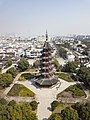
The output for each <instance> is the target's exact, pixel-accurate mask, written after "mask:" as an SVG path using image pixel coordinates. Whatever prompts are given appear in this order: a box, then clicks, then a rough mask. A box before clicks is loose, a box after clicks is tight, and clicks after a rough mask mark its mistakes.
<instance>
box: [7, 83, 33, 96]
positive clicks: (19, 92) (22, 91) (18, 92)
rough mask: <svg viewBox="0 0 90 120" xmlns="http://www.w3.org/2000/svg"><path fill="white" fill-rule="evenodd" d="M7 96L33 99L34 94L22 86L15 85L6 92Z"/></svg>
mask: <svg viewBox="0 0 90 120" xmlns="http://www.w3.org/2000/svg"><path fill="white" fill-rule="evenodd" d="M8 95H9V96H20V97H34V96H35V93H34V92H32V91H31V90H29V89H28V88H26V87H25V86H24V85H22V84H15V85H14V86H13V87H12V89H11V90H10V91H9V92H8Z"/></svg>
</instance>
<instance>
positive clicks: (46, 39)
mask: <svg viewBox="0 0 90 120" xmlns="http://www.w3.org/2000/svg"><path fill="white" fill-rule="evenodd" d="M46 41H48V33H47V30H46Z"/></svg>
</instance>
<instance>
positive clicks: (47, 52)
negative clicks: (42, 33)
mask: <svg viewBox="0 0 90 120" xmlns="http://www.w3.org/2000/svg"><path fill="white" fill-rule="evenodd" d="M42 53H44V54H51V51H46V52H45V51H42Z"/></svg>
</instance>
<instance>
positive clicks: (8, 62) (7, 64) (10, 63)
mask: <svg viewBox="0 0 90 120" xmlns="http://www.w3.org/2000/svg"><path fill="white" fill-rule="evenodd" d="M11 65H12V60H11V59H8V61H7V62H6V66H7V67H9V66H11Z"/></svg>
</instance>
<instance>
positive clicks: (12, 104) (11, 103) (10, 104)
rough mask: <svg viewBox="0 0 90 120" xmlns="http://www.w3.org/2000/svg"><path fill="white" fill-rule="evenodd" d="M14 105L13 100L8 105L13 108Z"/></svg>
mask: <svg viewBox="0 0 90 120" xmlns="http://www.w3.org/2000/svg"><path fill="white" fill-rule="evenodd" d="M15 104H16V101H15V100H11V101H10V102H9V103H8V105H9V106H14V105H15Z"/></svg>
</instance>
